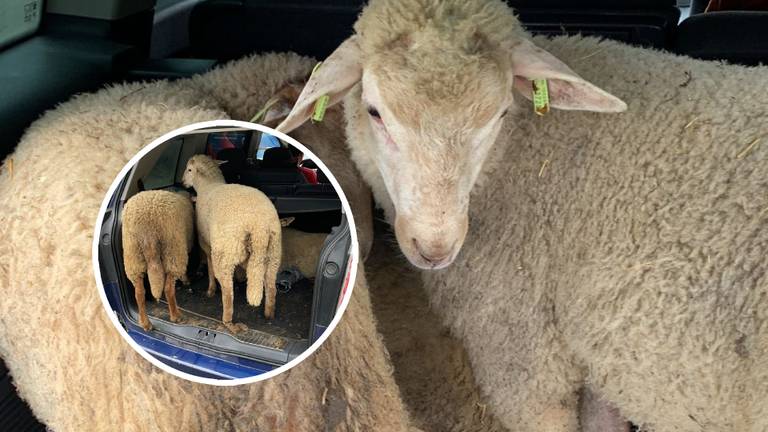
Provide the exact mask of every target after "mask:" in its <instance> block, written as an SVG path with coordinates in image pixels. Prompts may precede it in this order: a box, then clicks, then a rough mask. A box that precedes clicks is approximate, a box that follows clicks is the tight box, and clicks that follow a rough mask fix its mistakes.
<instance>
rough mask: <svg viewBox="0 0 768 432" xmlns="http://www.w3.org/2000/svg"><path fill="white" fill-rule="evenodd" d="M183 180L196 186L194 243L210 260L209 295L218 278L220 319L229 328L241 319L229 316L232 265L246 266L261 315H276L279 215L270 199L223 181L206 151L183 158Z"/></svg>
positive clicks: (238, 327)
mask: <svg viewBox="0 0 768 432" xmlns="http://www.w3.org/2000/svg"><path fill="white" fill-rule="evenodd" d="M182 181H183V183H184V185H185V186H187V187H193V188H195V191H196V192H197V201H196V205H197V211H196V212H195V215H196V220H197V233H198V236H197V238H198V243H199V244H200V249H201V250H202V251H203V253H204V254H205V255H206V258H207V260H208V292H207V293H206V295H207V296H208V297H213V296H214V294H215V293H216V281H217V280H218V281H219V284H221V299H222V304H223V307H224V312H223V317H222V321H223V323H224V325H225V326H226V327H227V328H228V329H229V330H230V331H232V332H238V331H241V330H243V327H244V325H243V324H242V323H239V324H238V325H235V324H234V323H233V322H232V309H233V307H234V275H235V269H236V268H237V267H238V266H242V267H243V268H244V269H245V274H246V279H247V284H248V285H247V287H246V299H247V301H248V304H250V305H252V306H259V305H260V304H261V301H262V298H264V299H265V301H264V316H265V317H266V318H267V319H272V318H273V317H274V316H275V297H276V295H277V288H276V286H275V282H276V279H277V270H278V269H279V268H280V254H281V253H282V246H281V244H280V243H281V237H282V233H281V232H280V227H281V224H280V218H279V217H278V215H277V210H276V209H275V206H274V205H273V204H272V201H270V200H269V198H268V197H267V196H266V195H264V193H263V192H261V191H260V190H258V189H256V188H253V187H250V186H244V185H239V184H227V183H225V181H224V175H223V174H222V173H221V170H220V169H219V165H218V163H217V162H216V161H214V160H213V159H211V158H210V157H208V156H206V155H196V156H192V157H191V158H190V159H189V160H188V161H187V166H186V168H185V169H184V176H183V178H182Z"/></svg>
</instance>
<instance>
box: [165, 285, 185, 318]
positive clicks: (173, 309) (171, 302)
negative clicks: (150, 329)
mask: <svg viewBox="0 0 768 432" xmlns="http://www.w3.org/2000/svg"><path fill="white" fill-rule="evenodd" d="M165 299H166V300H167V301H168V313H169V315H170V317H171V322H175V323H176V322H179V321H180V320H181V312H179V308H178V307H177V306H176V278H174V277H173V276H171V275H168V276H166V277H165Z"/></svg>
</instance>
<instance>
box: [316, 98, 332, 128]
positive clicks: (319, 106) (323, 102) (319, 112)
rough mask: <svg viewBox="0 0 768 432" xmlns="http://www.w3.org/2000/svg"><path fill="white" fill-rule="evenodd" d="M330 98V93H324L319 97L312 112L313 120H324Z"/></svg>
mask: <svg viewBox="0 0 768 432" xmlns="http://www.w3.org/2000/svg"><path fill="white" fill-rule="evenodd" d="M330 99H331V98H330V97H328V95H322V96H320V97H319V98H317V101H316V102H315V110H314V112H312V121H313V122H321V121H323V118H324V117H325V110H326V108H328V101H329V100H330Z"/></svg>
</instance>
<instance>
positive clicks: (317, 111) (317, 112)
mask: <svg viewBox="0 0 768 432" xmlns="http://www.w3.org/2000/svg"><path fill="white" fill-rule="evenodd" d="M321 64H323V62H320V63H318V64H316V65H315V67H314V68H313V69H312V73H311V74H309V76H310V78H311V77H312V75H314V74H315V72H317V70H318V69H320V65H321ZM329 100H330V98H329V97H328V95H322V96H320V97H319V98H317V101H315V107H314V110H313V111H312V117H311V119H312V121H313V122H321V121H323V118H325V110H326V109H327V108H328V101H329Z"/></svg>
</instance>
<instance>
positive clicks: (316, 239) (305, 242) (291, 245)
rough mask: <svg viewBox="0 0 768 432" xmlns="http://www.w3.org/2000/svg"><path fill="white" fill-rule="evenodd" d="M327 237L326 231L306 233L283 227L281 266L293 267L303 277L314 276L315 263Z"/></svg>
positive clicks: (315, 271) (315, 270)
mask: <svg viewBox="0 0 768 432" xmlns="http://www.w3.org/2000/svg"><path fill="white" fill-rule="evenodd" d="M327 237H328V234H326V233H308V232H304V231H299V230H297V229H293V228H283V258H282V265H283V268H288V267H295V268H296V269H297V270H298V271H299V272H300V273H301V274H302V275H304V276H305V277H308V278H313V277H315V274H316V273H317V263H318V261H319V260H320V253H321V252H322V251H323V244H324V243H325V239H326V238H327Z"/></svg>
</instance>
